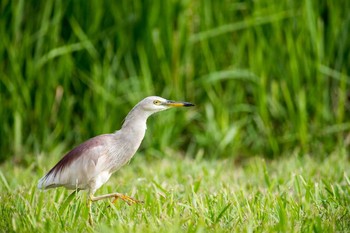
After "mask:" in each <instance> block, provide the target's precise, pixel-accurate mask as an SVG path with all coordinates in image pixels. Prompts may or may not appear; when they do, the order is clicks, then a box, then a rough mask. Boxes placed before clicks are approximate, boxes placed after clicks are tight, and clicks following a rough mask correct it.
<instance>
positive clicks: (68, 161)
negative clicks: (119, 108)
mask: <svg viewBox="0 0 350 233" xmlns="http://www.w3.org/2000/svg"><path fill="white" fill-rule="evenodd" d="M110 137H111V134H104V135H99V136H96V137H94V138H91V139H89V140H87V141H85V142H84V143H82V144H80V145H79V146H77V147H75V148H74V149H73V150H71V151H69V152H68V153H67V154H66V155H65V156H64V157H63V158H62V159H61V160H60V161H59V162H58V163H57V164H56V165H55V166H54V167H53V168H52V169H51V170H50V171H49V172H48V173H47V174H46V175H45V176H44V177H43V178H41V179H40V180H39V184H38V187H39V188H42V189H46V188H54V187H58V186H65V187H67V188H76V187H77V183H78V184H80V183H81V184H82V183H84V184H82V187H80V188H84V187H83V186H84V185H87V183H88V179H89V176H92V175H94V173H96V172H98V171H96V169H95V168H94V166H96V165H97V164H98V163H99V162H98V161H99V160H100V159H102V160H104V157H106V156H108V155H107V154H108V146H106V145H108V144H109V143H110ZM68 186H69V187H68ZM70 186H72V187H70ZM85 188H87V187H85Z"/></svg>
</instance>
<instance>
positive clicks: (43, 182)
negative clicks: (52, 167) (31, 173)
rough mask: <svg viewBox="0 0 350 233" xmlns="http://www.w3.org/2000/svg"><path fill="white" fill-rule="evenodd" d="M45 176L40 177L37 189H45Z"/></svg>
mask: <svg viewBox="0 0 350 233" xmlns="http://www.w3.org/2000/svg"><path fill="white" fill-rule="evenodd" d="M46 180H47V179H46V176H44V177H42V178H41V179H40V180H39V182H38V189H46Z"/></svg>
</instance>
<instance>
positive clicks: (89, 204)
mask: <svg viewBox="0 0 350 233" xmlns="http://www.w3.org/2000/svg"><path fill="white" fill-rule="evenodd" d="M91 197H92V195H90V198H89V200H88V208H89V223H90V225H91V226H92V225H94V220H93V218H92V211H91V203H92V201H91Z"/></svg>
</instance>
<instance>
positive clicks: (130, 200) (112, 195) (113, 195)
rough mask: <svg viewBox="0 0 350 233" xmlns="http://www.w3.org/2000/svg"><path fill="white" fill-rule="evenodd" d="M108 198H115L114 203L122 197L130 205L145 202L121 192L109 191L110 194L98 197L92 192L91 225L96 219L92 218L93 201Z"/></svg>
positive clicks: (89, 202)
mask: <svg viewBox="0 0 350 233" xmlns="http://www.w3.org/2000/svg"><path fill="white" fill-rule="evenodd" d="M107 198H114V200H113V201H112V203H114V202H116V201H117V200H118V198H120V199H122V200H123V201H125V202H126V204H128V205H132V204H138V203H143V201H138V200H136V199H134V198H132V197H129V196H126V195H124V194H121V193H109V194H105V195H101V196H97V197H94V195H93V194H90V197H89V200H88V207H89V223H90V225H93V224H94V221H93V218H92V210H91V204H92V202H95V201H99V200H103V199H107Z"/></svg>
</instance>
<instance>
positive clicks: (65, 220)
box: [0, 151, 350, 232]
mask: <svg viewBox="0 0 350 233" xmlns="http://www.w3.org/2000/svg"><path fill="white" fill-rule="evenodd" d="M46 156H47V155H41V156H40V157H39V160H38V161H39V162H38V164H35V165H33V166H40V167H43V168H47V167H48V166H47V165H43V163H45V164H46V163H47V162H46ZM49 165H53V163H52V164H49ZM349 166H350V162H349V160H348V158H347V156H346V155H345V154H344V152H342V151H339V152H337V153H334V154H332V155H330V156H329V157H328V158H327V159H325V160H322V161H320V160H318V159H317V158H313V157H310V156H303V157H299V156H297V155H292V156H290V157H289V158H283V159H277V160H274V161H265V160H264V159H261V158H259V157H257V158H250V159H249V160H247V161H243V162H241V163H240V164H236V163H235V161H233V160H229V159H225V160H203V159H200V158H197V159H188V158H186V157H181V156H176V155H172V156H171V157H170V158H161V159H151V160H150V159H146V158H145V156H144V155H142V154H138V155H137V156H136V157H135V158H134V159H133V161H132V162H131V163H130V164H129V165H128V166H126V167H124V169H122V170H121V171H120V172H118V173H116V175H114V176H113V177H112V178H111V180H110V182H109V183H107V184H106V185H105V186H103V188H101V189H100V190H99V191H98V193H99V194H104V193H110V192H113V191H114V192H116V191H118V192H122V193H126V194H129V195H132V196H134V197H136V198H138V199H139V200H142V201H144V203H143V204H136V205H132V206H128V205H127V204H126V203H124V202H122V201H117V202H116V204H114V205H113V204H111V203H110V202H109V201H101V202H97V203H94V205H93V212H94V220H95V223H94V226H93V227H91V226H90V225H89V224H88V212H87V206H86V194H85V193H83V192H80V193H78V195H76V196H74V198H73V200H71V201H70V202H68V201H66V200H67V198H68V196H69V194H70V192H68V191H65V190H64V189H57V190H48V191H44V192H42V191H38V190H37V188H36V184H37V183H36V182H37V180H38V179H39V178H40V177H39V175H38V172H34V171H33V167H28V168H23V167H15V168H13V166H12V164H11V163H7V164H5V165H3V166H2V167H1V168H2V170H6V171H11V173H7V174H4V173H0V176H1V177H0V178H1V182H0V188H1V190H3V191H2V193H1V202H0V214H1V219H0V227H1V229H2V232H62V231H64V232H348V231H349V230H350V222H349V218H350V179H349V169H348V168H349ZM39 173H40V174H43V173H42V172H41V171H40V172H39Z"/></svg>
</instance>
